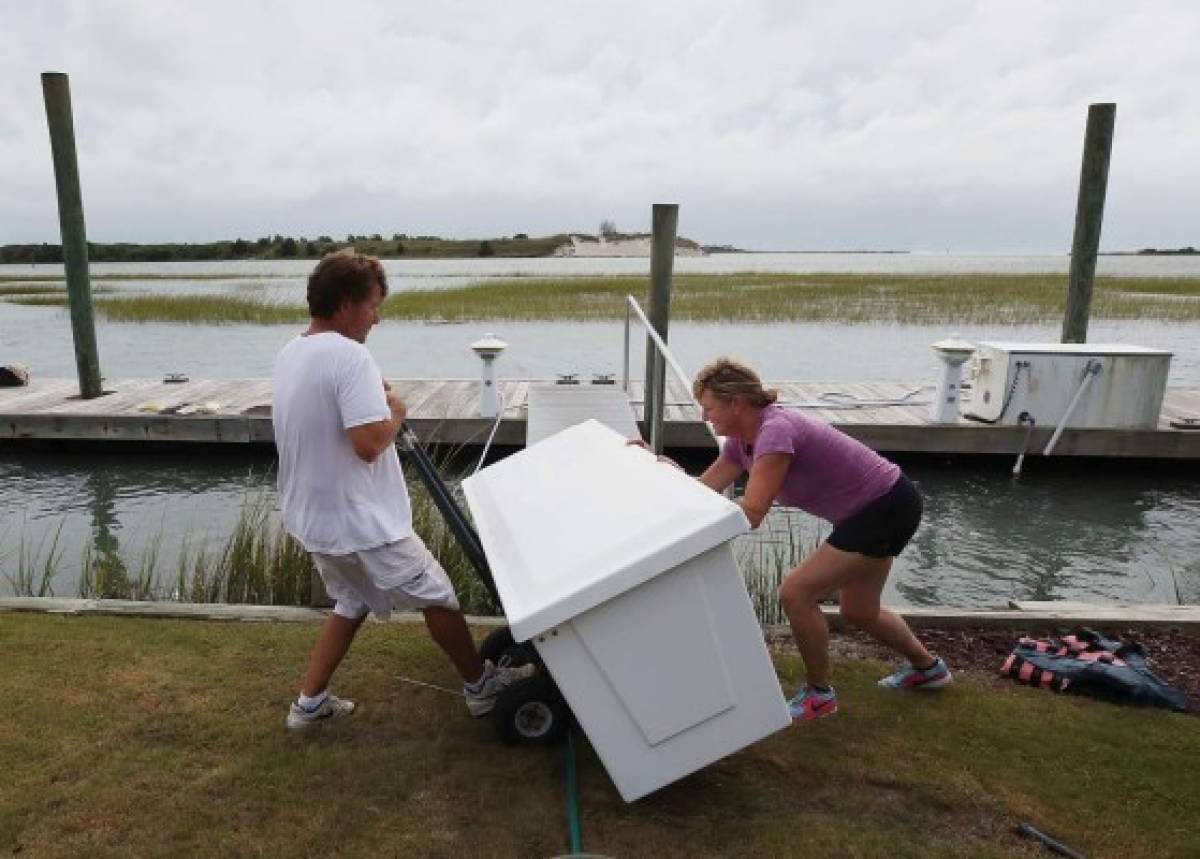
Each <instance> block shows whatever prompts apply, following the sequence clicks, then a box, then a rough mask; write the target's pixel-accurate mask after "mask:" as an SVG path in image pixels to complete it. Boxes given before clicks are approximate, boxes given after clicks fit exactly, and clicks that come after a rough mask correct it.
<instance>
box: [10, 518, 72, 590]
mask: <svg viewBox="0 0 1200 859" xmlns="http://www.w3.org/2000/svg"><path fill="white" fill-rule="evenodd" d="M64 524H66V520H65V519H64V520H62V521H60V522H59V523H58V527H57V528H56V529H55V530H54V533H53V536H52V537H51V536H50V533H49V532H47V533H45V534H43V535H42V539H41V540H40V541H39V542H38V545H37V547H36V548H34V546H33V543H32V542H27V541H26V539H25V534H26V529H25V527H24V526H25V521H24V520H22V528H21V536H20V541H19V542H18V543H17V546H16V548H15V549H14V550H12V551H11V552H9V553H8V554H7V555H5V556H0V563H5V562H7V560H8V559H9V558H11V557H12V555H14V554H15V555H16V567H15V569H14V571H13V572H12V573H11V574H9V573H5V574H4V577H5V578H6V579H7V580H8V584H9V587H11V588H12V592H13V593H14V594H16V595H17V596H28V597H48V596H54V587H53V582H54V577H55V575H56V574H57V573H58V569H59V566H60V564H61V563H62V556H63V549H62V548H61V547H60V545H59V542H60V540H61V538H62V530H63V525H64ZM5 536H7V534H6V535H5ZM47 539H49V540H50V545H49V546H47V545H46V540H47Z"/></svg>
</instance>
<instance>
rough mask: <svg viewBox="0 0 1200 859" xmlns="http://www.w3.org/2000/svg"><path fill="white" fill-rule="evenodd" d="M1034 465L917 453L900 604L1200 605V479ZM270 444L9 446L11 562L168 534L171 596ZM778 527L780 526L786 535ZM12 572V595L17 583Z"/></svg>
mask: <svg viewBox="0 0 1200 859" xmlns="http://www.w3.org/2000/svg"><path fill="white" fill-rule="evenodd" d="M1047 465H1048V464H1047V463H1033V462H1030V463H1028V467H1027V473H1026V474H1025V475H1024V476H1023V477H1022V478H1021V479H1020V480H1013V479H1012V478H1011V477H1010V476H1009V474H1008V468H1009V467H1010V463H1007V462H1005V463H1002V464H996V465H989V464H983V465H980V464H974V465H969V466H968V465H963V464H962V463H958V464H946V463H941V462H938V461H934V460H929V459H922V460H913V461H910V462H906V463H905V468H906V471H907V472H908V473H909V474H910V476H911V477H912V478H913V479H914V481H916V483H917V484H918V486H919V487H920V488H921V490H922V492H923V493H924V494H925V498H926V515H925V520H924V522H923V524H922V526H921V528H920V530H919V531H918V532H917V535H916V537H915V538H914V540H913V543H912V544H911V545H910V547H909V549H908V550H907V551H906V552H905V553H904V554H903V555H902V556H901V557H900V558H899V560H898V561H897V563H896V566H895V570H894V572H893V576H892V579H891V581H890V582H889V585H888V591H887V593H886V594H885V599H886V600H887V601H888V602H889V603H893V604H897V605H918V606H919V605H952V606H960V607H999V606H1004V605H1006V604H1007V602H1008V601H1009V600H1012V599H1039V600H1049V599H1060V600H1084V601H1089V602H1106V601H1133V602H1151V603H1174V602H1176V600H1177V598H1178V599H1181V600H1182V601H1184V602H1188V603H1200V535H1198V533H1197V529H1196V527H1195V523H1196V521H1197V520H1198V519H1200V488H1198V486H1197V482H1196V477H1195V474H1192V475H1188V474H1181V473H1179V470H1178V468H1177V467H1159V468H1151V469H1149V470H1148V469H1147V468H1146V467H1144V466H1139V467H1137V468H1136V469H1135V468H1131V467H1129V466H1127V465H1126V466H1121V465H1114V466H1111V467H1109V466H1104V467H1099V466H1088V469H1090V470H1088V471H1079V470H1078V469H1077V468H1072V469H1070V470H1064V469H1063V468H1062V467H1061V466H1059V467H1055V468H1048V467H1047ZM272 466H273V460H272V459H271V458H270V457H269V456H268V455H264V454H261V453H259V454H255V453H246V452H229V451H215V452H211V451H206V453H205V454H204V455H203V456H196V455H183V454H170V455H152V456H147V455H145V454H121V453H104V454H96V453H88V454H85V453H78V452H76V453H64V452H58V451H56V452H45V451H14V450H12V448H4V449H0V570H2V571H3V573H4V574H5V575H6V576H8V577H12V576H15V570H16V566H17V556H18V554H19V553H20V552H21V551H22V546H23V547H24V549H23V551H24V552H25V553H26V555H27V557H30V558H33V559H34V561H35V565H36V566H41V565H42V563H43V562H44V560H45V558H46V557H47V555H48V554H49V550H50V546H51V544H52V543H53V541H54V539H55V534H56V533H59V532H60V529H61V532H60V537H59V541H58V551H59V552H60V553H61V555H60V560H59V563H58V575H56V576H55V577H54V578H53V580H52V582H51V586H52V589H53V592H54V593H55V594H56V595H58V596H76V595H77V594H78V575H79V566H80V559H81V558H82V557H83V552H84V549H85V547H86V546H87V545H88V544H91V545H92V546H93V547H94V548H96V549H97V550H99V549H100V548H102V547H104V548H107V549H112V548H114V547H115V548H116V549H117V550H118V552H119V554H120V556H121V557H122V558H123V559H124V560H125V562H126V564H127V566H128V567H129V568H130V570H131V571H132V570H135V569H136V568H137V567H138V565H139V562H140V559H141V558H142V557H143V556H144V554H145V553H146V551H147V546H148V545H149V544H150V543H151V542H152V541H154V540H155V539H156V538H160V546H159V562H158V567H157V569H158V571H159V576H160V584H162V585H163V586H164V591H165V592H167V593H169V592H170V590H171V589H172V587H173V585H174V582H175V571H176V563H177V558H178V556H179V553H180V550H181V548H182V547H183V546H185V545H186V546H187V547H188V551H189V552H190V553H191V554H192V555H193V556H194V554H195V552H196V551H197V550H198V549H200V548H202V547H207V548H208V549H209V550H210V553H211V552H214V551H217V550H219V549H220V548H221V547H222V546H223V545H224V543H225V541H226V539H227V537H228V535H229V534H230V533H231V531H232V529H233V525H234V523H235V522H236V520H237V518H238V513H239V510H240V508H241V505H242V503H243V501H244V499H246V498H247V497H256V496H262V497H265V499H266V500H267V501H268V503H271V504H272V505H273V504H274V500H275V494H274V486H273V479H274V478H273V474H272V470H271V469H272ZM775 520H776V521H775V523H774V524H773V525H772V526H770V527H768V528H766V529H764V530H763V532H762V533H761V534H760V535H759V537H758V539H766V540H771V539H776V540H778V539H780V533H779V531H778V529H779V527H780V526H782V525H790V526H791V527H793V528H794V529H795V530H796V532H797V533H798V534H799V535H800V536H799V541H798V542H799V543H800V544H801V545H808V544H811V543H812V541H814V540H816V539H819V537H820V536H822V535H824V534H827V533H828V526H821V525H820V524H819V523H818V522H817V520H814V519H811V518H810V517H807V516H804V515H803V514H799V513H795V512H791V513H787V512H784V511H780V512H779V513H777V514H776V516H775ZM771 528H774V529H775V531H774V533H772V531H771ZM12 591H13V586H12V583H11V581H9V579H8V578H0V592H4V593H12Z"/></svg>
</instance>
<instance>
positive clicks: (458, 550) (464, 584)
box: [0, 482, 496, 614]
mask: <svg viewBox="0 0 1200 859" xmlns="http://www.w3.org/2000/svg"><path fill="white" fill-rule="evenodd" d="M409 495H410V498H411V500H412V512H413V528H414V530H415V531H416V532H417V533H418V534H419V535H420V536H421V539H422V540H423V541H424V542H425V545H426V546H427V547H428V548H429V550H430V551H431V552H432V553H433V555H434V557H436V558H437V559H438V561H439V562H440V563H441V564H442V566H443V567H444V568H445V570H446V573H447V575H448V576H449V577H450V580H451V582H452V583H453V584H454V587H455V591H456V592H457V593H458V597H459V602H460V604H461V605H462V608H463V611H465V612H467V613H468V614H495V612H496V606H495V604H494V603H493V601H492V599H491V597H490V595H489V594H488V592H487V589H486V588H485V587H484V585H483V583H482V582H481V581H480V580H479V577H478V576H477V575H476V574H475V570H474V568H473V567H472V566H471V563H470V561H469V560H468V559H467V556H466V554H465V553H464V552H463V550H462V547H461V546H460V545H459V544H458V541H457V540H455V539H454V536H453V534H451V533H450V530H449V529H448V528H447V527H446V525H445V522H444V521H443V519H442V517H441V513H440V512H439V511H438V510H437V508H436V506H435V505H434V503H433V499H432V498H430V497H429V495H428V493H427V492H426V491H425V488H424V486H422V485H421V484H419V483H417V482H412V483H410V484H409ZM65 522H66V520H65V518H64V519H63V520H62V521H60V522H59V524H58V526H57V528H56V529H55V530H54V531H53V532H46V533H45V534H44V535H43V536H42V538H41V540H40V541H38V542H37V543H36V544H34V543H33V542H32V541H29V540H27V539H26V537H25V534H26V533H27V528H26V527H25V523H22V527H21V531H20V536H19V542H18V543H17V545H16V546H15V547H14V548H13V549H11V550H10V551H9V552H8V553H7V554H6V555H4V556H0V569H2V570H4V571H5V572H4V577H5V578H6V579H7V581H8V583H9V586H10V588H11V590H12V592H13V593H14V594H15V595H16V596H27V597H45V596H54V592H53V587H52V582H53V580H54V579H55V578H56V577H57V576H58V575H59V574H60V573H62V572H64V570H63V556H64V555H63V548H62V546H61V536H62V531H63V527H64V525H65ZM166 536H167V528H166V525H165V522H164V523H160V525H159V527H158V530H157V531H156V532H154V533H153V534H151V535H150V536H149V537H148V538H147V539H146V541H145V542H144V544H143V545H142V548H141V550H140V552H139V553H137V555H136V556H135V557H127V556H126V555H125V554H123V553H122V552H121V551H120V550H119V549H117V548H116V545H115V542H114V541H111V540H110V539H105V538H97V539H95V540H88V541H87V542H86V543H85V545H84V548H83V551H82V554H81V558H80V561H79V578H78V581H77V584H76V586H75V590H76V594H77V596H79V597H81V598H83V599H125V600H175V601H183V602H196V603H243V604H252V605H302V606H303V605H309V604H310V603H311V589H312V574H313V563H312V559H311V557H310V556H309V554H308V553H307V552H306V551H305V550H304V548H303V547H302V546H301V545H300V544H299V543H298V542H296V540H295V539H293V538H292V537H291V535H289V534H288V533H287V532H286V531H284V530H283V528H282V526H281V525H280V523H279V521H278V517H277V516H276V514H275V508H274V504H273V503H272V500H271V497H270V496H269V495H268V494H267V493H266V492H264V491H261V490H250V491H247V493H246V494H245V495H244V496H243V498H242V505H241V509H240V512H239V515H238V519H237V521H236V522H235V523H234V525H233V529H232V531H231V532H230V534H229V535H228V536H227V537H226V538H225V540H224V542H223V543H217V544H216V545H214V544H213V542H212V541H211V540H206V539H199V540H198V539H197V538H196V536H195V535H194V534H192V533H190V532H189V533H186V534H184V535H183V537H182V540H181V545H180V549H179V552H178V554H177V555H176V556H175V563H174V569H173V570H172V571H170V573H169V574H166V573H164V570H163V568H162V554H163V552H162V546H163V540H164V538H165V537H166ZM6 542H7V541H0V543H6ZM10 562H13V563H11V564H10ZM10 567H11V568H12V572H8V569H9V568H10Z"/></svg>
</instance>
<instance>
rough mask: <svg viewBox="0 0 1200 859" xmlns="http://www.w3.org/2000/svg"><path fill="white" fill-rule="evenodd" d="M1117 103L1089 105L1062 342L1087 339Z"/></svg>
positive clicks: (1078, 341)
mask: <svg viewBox="0 0 1200 859" xmlns="http://www.w3.org/2000/svg"><path fill="white" fill-rule="evenodd" d="M1116 118H1117V106H1116V105H1115V104H1093V105H1090V106H1089V107H1088V118H1087V132H1086V133H1085V134H1084V138H1083V166H1082V167H1081V168H1080V171H1079V201H1078V203H1076V206H1075V237H1074V239H1073V240H1072V242H1071V273H1070V275H1069V277H1068V281H1067V310H1066V314H1065V315H1064V316H1063V328H1062V342H1064V343H1086V342H1087V328H1088V316H1089V315H1090V314H1091V310H1092V287H1093V284H1094V282H1095V279H1096V254H1097V253H1098V252H1099V250H1100V224H1101V221H1103V220H1104V195H1105V193H1106V192H1107V190H1108V163H1109V160H1110V159H1111V157H1112V142H1113V126H1114V124H1115V123H1116Z"/></svg>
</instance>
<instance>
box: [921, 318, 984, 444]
mask: <svg viewBox="0 0 1200 859" xmlns="http://www.w3.org/2000/svg"><path fill="white" fill-rule="evenodd" d="M933 351H934V352H936V353H937V356H938V358H939V359H941V362H942V374H941V377H940V378H939V379H938V384H937V393H936V394H935V395H934V397H933V406H932V409H931V411H930V415H929V417H930V419H931V420H932V421H933V422H934V423H938V424H953V423H957V422H958V398H959V395H960V394H961V392H962V365H963V363H964V362H965V361H966V360H967V359H968V358H970V357H971V354H972V353H973V352H974V351H975V346H974V344H972V343H968V342H967V341H966V340H963V339H962V338H961V337H959V336H958V335H957V334H952V335H950V337H949V338H948V339H946V340H939V341H938V342H937V343H934V344H933Z"/></svg>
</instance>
